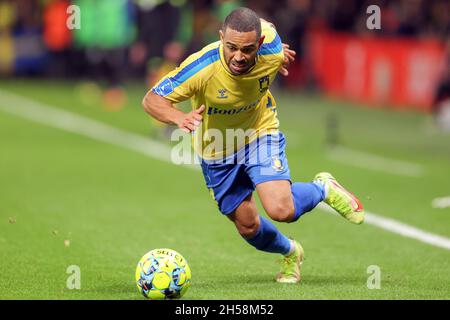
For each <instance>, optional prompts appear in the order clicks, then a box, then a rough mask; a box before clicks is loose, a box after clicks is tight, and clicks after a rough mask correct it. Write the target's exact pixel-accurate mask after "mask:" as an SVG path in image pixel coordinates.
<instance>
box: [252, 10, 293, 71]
mask: <svg viewBox="0 0 450 320" xmlns="http://www.w3.org/2000/svg"><path fill="white" fill-rule="evenodd" d="M261 23H266V24H269V25H270V26H271V27H272V28H273V29H274V30H276V28H275V25H274V24H273V23H271V22H269V21H267V20H264V19H262V18H261ZM282 47H283V54H284V60H283V63H282V65H281V66H280V69H279V70H278V72H279V73H280V74H281V75H283V76H285V77H286V76H288V75H289V71H288V68H289V65H290V64H291V63H292V62H293V61H294V60H295V55H296V54H297V53H296V52H295V51H294V50H292V49H289V45H288V44H286V43H282Z"/></svg>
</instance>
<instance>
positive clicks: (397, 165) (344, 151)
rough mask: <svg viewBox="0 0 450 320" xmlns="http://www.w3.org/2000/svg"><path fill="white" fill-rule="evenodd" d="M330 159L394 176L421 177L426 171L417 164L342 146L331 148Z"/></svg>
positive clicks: (329, 151)
mask: <svg viewBox="0 0 450 320" xmlns="http://www.w3.org/2000/svg"><path fill="white" fill-rule="evenodd" d="M328 157H329V158H330V159H332V160H335V161H339V162H341V163H344V164H346V165H352V166H355V167H359V168H363V169H368V170H373V171H378V172H384V173H389V174H393V175H400V176H407V177H420V176H422V175H423V173H424V171H425V170H424V168H423V166H421V165H419V164H416V163H412V162H407V161H403V160H397V159H390V158H387V157H384V156H379V155H375V154H372V153H368V152H362V151H358V150H353V149H350V148H346V147H342V146H334V147H332V148H330V150H328Z"/></svg>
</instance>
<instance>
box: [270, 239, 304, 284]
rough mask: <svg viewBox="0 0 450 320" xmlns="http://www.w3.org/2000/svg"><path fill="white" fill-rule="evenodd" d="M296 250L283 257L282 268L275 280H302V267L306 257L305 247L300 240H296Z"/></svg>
mask: <svg viewBox="0 0 450 320" xmlns="http://www.w3.org/2000/svg"><path fill="white" fill-rule="evenodd" d="M294 245H295V250H294V252H292V253H291V254H290V255H288V256H284V257H283V258H282V259H281V270H280V272H279V273H278V274H277V276H276V278H275V280H276V281H277V282H280V283H297V282H300V279H301V276H300V268H301V265H302V262H303V258H304V252H303V248H302V246H301V245H300V243H299V242H298V241H295V240H294Z"/></svg>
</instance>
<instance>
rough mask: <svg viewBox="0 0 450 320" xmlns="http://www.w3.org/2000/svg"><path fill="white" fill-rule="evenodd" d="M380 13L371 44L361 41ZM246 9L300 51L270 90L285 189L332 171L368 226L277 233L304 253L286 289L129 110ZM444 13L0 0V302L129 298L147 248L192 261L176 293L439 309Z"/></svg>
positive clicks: (447, 171) (318, 218)
mask: <svg viewBox="0 0 450 320" xmlns="http://www.w3.org/2000/svg"><path fill="white" fill-rule="evenodd" d="M71 4H75V5H77V6H79V7H80V9H81V20H80V23H81V24H80V26H81V28H80V29H75V30H69V29H68V28H67V24H66V23H67V19H68V18H69V16H70V15H69V14H68V13H67V8H68V7H69V6H70V5H71ZM374 4H375V5H378V6H379V7H380V8H381V30H368V29H367V27H366V20H367V18H368V17H369V16H370V14H368V13H367V12H366V9H367V7H368V6H369V5H374ZM241 5H245V6H248V7H250V8H252V9H254V10H255V11H256V12H257V13H258V14H259V15H260V16H261V17H263V18H265V19H266V20H269V21H271V22H273V23H274V24H275V25H276V27H277V30H278V32H279V34H280V36H281V38H282V40H283V42H285V43H288V44H290V45H291V47H292V48H293V49H294V50H296V51H297V60H296V62H295V63H294V64H293V65H291V66H290V69H289V72H290V74H289V76H288V77H282V76H279V77H278V80H277V83H276V84H275V88H274V90H273V91H274V92H275V96H276V98H277V103H278V110H279V111H278V113H279V117H280V120H281V129H282V130H283V132H285V134H286V136H287V142H288V147H287V154H288V157H289V161H290V167H291V171H292V176H293V178H294V179H295V180H302V181H306V180H310V179H311V178H312V177H313V176H314V174H315V173H316V172H318V171H322V170H328V171H331V172H333V173H334V174H335V175H336V176H337V178H338V179H339V180H340V181H342V183H343V184H344V185H346V186H349V188H350V189H351V190H352V191H354V192H355V193H356V194H357V195H358V196H360V197H361V199H362V201H363V203H364V205H365V207H366V208H367V210H368V212H369V215H368V219H367V223H366V224H365V225H363V226H361V227H355V226H349V225H347V224H346V223H345V221H341V220H339V219H338V218H337V217H336V216H334V215H330V214H329V213H327V212H326V211H324V210H323V209H318V210H316V212H314V213H310V214H308V215H306V216H305V217H303V218H302V220H301V221H300V222H299V223H297V224H294V225H283V224H277V226H279V227H280V229H281V230H282V231H283V232H285V233H286V234H288V235H291V236H293V237H295V238H298V239H299V240H300V241H301V242H302V243H303V245H304V247H305V251H306V256H307V260H306V262H305V266H304V270H303V276H304V279H303V281H302V284H301V285H299V286H277V285H275V283H274V282H272V278H273V275H274V274H275V273H276V271H277V266H276V264H275V261H274V260H275V258H274V257H273V256H270V255H266V254H263V253H260V252H256V251H254V250H253V249H252V248H250V247H249V246H246V244H245V242H243V241H242V240H241V239H240V238H239V236H238V235H237V233H236V232H235V230H234V228H233V227H232V225H231V224H230V223H229V222H228V221H226V219H223V218H222V217H221V216H220V214H219V213H218V211H217V209H216V207H215V205H214V203H213V202H212V201H211V200H210V198H209V195H208V191H207V190H206V188H205V187H204V182H203V180H202V177H201V174H200V172H198V171H196V169H195V168H194V170H190V169H193V167H192V166H175V165H173V164H171V163H170V160H168V159H169V156H168V154H169V153H170V143H169V142H168V135H169V134H170V130H171V128H170V127H165V126H161V125H160V124H157V123H156V122H154V121H151V120H150V119H149V118H148V117H147V116H146V115H145V113H144V112H143V111H142V109H141V107H140V102H141V99H142V97H143V96H144V94H145V92H146V90H148V88H149V87H150V86H151V84H152V83H154V82H155V81H157V80H158V78H159V77H160V76H162V75H163V74H164V73H165V72H167V71H168V70H171V69H172V68H173V67H174V66H176V65H177V63H179V62H180V61H181V60H182V59H183V58H185V57H186V56H187V55H189V54H190V53H192V52H194V51H196V50H198V49H200V48H201V47H202V46H203V45H205V44H207V43H209V42H211V41H216V40H217V38H218V29H219V28H220V23H221V21H222V20H223V18H224V17H225V16H226V15H227V14H228V13H229V12H230V11H231V10H232V9H234V8H236V7H238V6H241ZM449 6H450V4H449V2H448V1H444V0H432V1H422V0H411V1H407V0H403V1H402V0H399V1H394V0H391V1H389V0H386V1H375V0H373V1H356V0H342V1H332V0H320V1H308V0H297V1H296V0H285V1H267V0H258V1H206V0H203V1H182V0H173V1H145V0H140V1H139V0H136V1H131V0H130V1H127V0H114V1H113V0H96V1H90V0H79V1H66V0H54V1H52V0H48V1H33V0H18V1H8V0H1V1H0V75H1V78H0V132H1V133H0V146H1V151H0V203H1V204H2V206H1V208H0V298H2V299H14V298H16V299H17V298H18V299H96V298H106V299H140V297H139V295H138V294H137V293H136V290H135V287H134V283H133V274H134V268H135V265H136V263H137V261H138V260H139V258H140V256H142V255H143V254H144V253H145V252H147V251H148V250H150V249H152V248H156V247H170V248H172V249H175V250H177V251H180V252H181V253H182V254H183V255H184V256H185V257H186V258H187V260H188V261H189V262H190V264H191V269H192V272H193V286H192V288H191V289H190V290H189V291H188V293H187V295H186V299H241V298H247V299H310V298H319V299H323V298H331V299H342V298H347V299H348V298H350V299H372V298H373V299H411V298H419V299H430V298H440V299H448V298H450V290H449V288H450V275H449V272H448V270H449V268H450V264H449V261H450V259H449V249H450V245H449V242H450V240H449V239H448V237H450V217H449V215H450V204H449V203H450V200H449V197H450V182H449V181H450V180H449V178H450V136H449V133H448V131H449V127H450V124H449V123H450V116H449V115H450V112H449V108H450V107H449V96H448V92H449V80H450V76H449V74H450V73H449V69H450V68H449V59H450V53H449V52H450V38H449V30H450V13H449V12H450V10H449V9H450V8H449ZM180 107H181V108H186V110H187V108H188V107H189V106H188V105H181V106H180ZM70 265H77V266H79V267H80V270H81V289H80V290H70V289H68V287H67V285H66V284H67V282H66V280H67V278H68V276H69V275H68V274H67V273H66V270H67V267H68V266H70ZM372 265H376V266H379V268H380V270H381V288H380V289H369V288H368V286H367V281H368V280H367V279H368V277H369V276H370V273H367V270H368V269H367V268H368V267H369V266H372ZM30 280H31V281H30Z"/></svg>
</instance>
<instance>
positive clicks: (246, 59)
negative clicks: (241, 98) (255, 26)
mask: <svg viewBox="0 0 450 320" xmlns="http://www.w3.org/2000/svg"><path fill="white" fill-rule="evenodd" d="M220 40H221V41H222V45H223V53H224V56H225V61H226V63H227V65H228V68H229V69H230V71H231V73H232V74H234V75H240V74H243V73H246V72H247V71H248V70H249V69H250V68H251V67H252V66H253V65H254V64H255V61H256V54H257V52H258V49H259V47H260V46H261V44H262V43H263V41H264V37H261V38H260V39H258V38H257V35H256V31H250V32H239V31H236V30H233V29H230V28H227V29H226V30H225V31H222V30H221V31H220Z"/></svg>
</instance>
